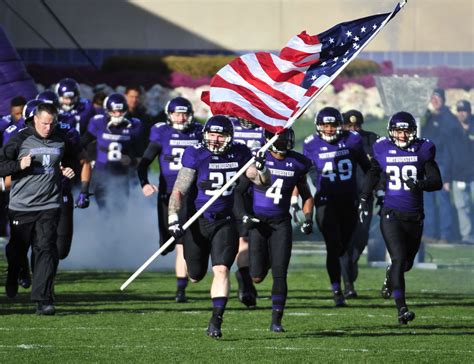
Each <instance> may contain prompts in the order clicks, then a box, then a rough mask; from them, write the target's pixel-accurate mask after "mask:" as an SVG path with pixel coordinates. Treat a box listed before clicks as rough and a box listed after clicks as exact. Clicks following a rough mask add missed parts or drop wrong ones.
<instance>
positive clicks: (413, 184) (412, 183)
mask: <svg viewBox="0 0 474 364" xmlns="http://www.w3.org/2000/svg"><path fill="white" fill-rule="evenodd" d="M403 182H404V183H405V184H406V185H407V186H408V188H409V189H410V190H411V191H419V190H420V185H419V184H418V181H417V180H415V179H413V178H411V177H410V178H408V179H404V180H403Z"/></svg>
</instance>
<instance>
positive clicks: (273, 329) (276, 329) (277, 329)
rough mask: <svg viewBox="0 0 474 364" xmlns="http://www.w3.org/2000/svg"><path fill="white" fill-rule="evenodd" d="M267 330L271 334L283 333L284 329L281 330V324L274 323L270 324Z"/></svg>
mask: <svg viewBox="0 0 474 364" xmlns="http://www.w3.org/2000/svg"><path fill="white" fill-rule="evenodd" d="M269 330H270V331H271V332H285V329H284V328H283V326H281V323H276V322H272V324H271V325H270V328H269Z"/></svg>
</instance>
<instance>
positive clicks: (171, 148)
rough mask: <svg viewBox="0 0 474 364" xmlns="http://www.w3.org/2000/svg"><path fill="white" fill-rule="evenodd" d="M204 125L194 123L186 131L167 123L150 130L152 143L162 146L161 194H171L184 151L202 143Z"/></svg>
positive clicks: (160, 158)
mask: <svg viewBox="0 0 474 364" xmlns="http://www.w3.org/2000/svg"><path fill="white" fill-rule="evenodd" d="M201 140H202V125H201V124H200V123H194V124H193V125H192V126H191V128H189V129H188V130H186V131H180V130H176V129H174V128H173V127H171V126H170V125H168V124H167V123H157V124H155V125H153V127H152V128H151V130H150V143H156V144H158V145H159V146H160V156H159V159H158V161H159V164H160V184H159V189H160V192H162V193H164V192H166V193H171V191H172V190H173V186H174V182H175V181H176V177H177V176H178V172H179V170H180V169H181V168H182V167H183V166H182V164H181V158H182V156H183V153H184V150H185V149H186V148H187V147H189V146H193V145H196V144H198V143H200V142H201Z"/></svg>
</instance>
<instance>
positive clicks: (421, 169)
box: [359, 111, 443, 324]
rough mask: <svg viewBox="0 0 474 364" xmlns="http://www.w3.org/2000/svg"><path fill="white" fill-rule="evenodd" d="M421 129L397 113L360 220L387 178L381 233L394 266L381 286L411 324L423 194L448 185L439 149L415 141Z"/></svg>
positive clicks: (378, 146)
mask: <svg viewBox="0 0 474 364" xmlns="http://www.w3.org/2000/svg"><path fill="white" fill-rule="evenodd" d="M416 132H417V126H416V121H415V119H414V118H413V116H412V115H411V114H410V113H408V112H404V111H401V112H397V113H396V114H394V115H393V116H392V117H391V118H390V121H389V123H388V138H387V137H384V138H380V139H378V140H377V142H376V143H375V144H374V146H373V151H374V157H373V159H372V161H371V168H370V170H369V172H368V173H367V176H366V180H365V183H364V187H363V190H362V193H361V196H360V205H359V216H360V218H361V220H363V219H364V218H365V217H366V216H368V213H369V212H368V211H369V205H368V199H369V197H370V195H371V193H372V191H373V189H374V187H375V186H376V184H377V183H378V181H379V178H380V175H381V174H382V173H384V174H385V175H386V183H385V186H386V188H385V199H384V204H383V207H382V211H381V218H380V229H381V230H382V235H383V237H384V240H385V244H386V246H387V249H388V252H389V254H390V258H391V260H392V264H391V265H390V267H389V268H388V269H387V274H386V278H385V281H384V284H383V287H382V295H383V296H384V297H385V298H388V297H390V296H391V295H393V298H394V299H395V304H396V306H397V310H398V322H399V323H400V324H407V323H408V322H409V321H412V320H413V319H414V318H415V313H414V312H412V311H410V310H409V309H408V307H407V304H406V301H405V272H408V271H409V270H410V269H411V268H412V266H413V262H414V259H415V256H416V253H417V252H418V249H419V247H420V242H421V235H422V232H423V219H424V214H423V191H427V192H432V191H438V190H440V189H441V188H442V186H443V183H442V180H441V174H440V172H439V167H438V164H437V163H436V161H435V156H436V147H435V145H434V144H433V143H432V142H431V141H429V140H427V139H419V138H417V136H416Z"/></svg>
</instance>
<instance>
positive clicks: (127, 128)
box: [87, 115, 142, 173]
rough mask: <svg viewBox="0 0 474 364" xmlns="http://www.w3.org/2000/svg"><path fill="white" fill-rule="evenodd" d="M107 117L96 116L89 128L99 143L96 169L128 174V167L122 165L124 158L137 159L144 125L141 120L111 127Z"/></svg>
mask: <svg viewBox="0 0 474 364" xmlns="http://www.w3.org/2000/svg"><path fill="white" fill-rule="evenodd" d="M107 124H108V118H107V116H105V115H96V116H94V117H93V118H92V119H91V121H90V122H89V125H88V127H87V131H88V132H89V133H90V134H92V135H93V136H94V137H95V139H96V141H97V156H96V162H95V167H94V168H96V169H98V170H110V171H114V172H118V173H128V167H126V166H124V164H123V163H122V158H123V157H124V156H127V157H130V158H134V157H136V148H137V147H136V144H137V143H139V142H140V136H141V128H142V124H141V122H140V120H138V119H135V118H132V119H130V120H128V119H124V120H123V122H122V123H120V124H119V125H117V126H114V125H112V126H109V125H107Z"/></svg>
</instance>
